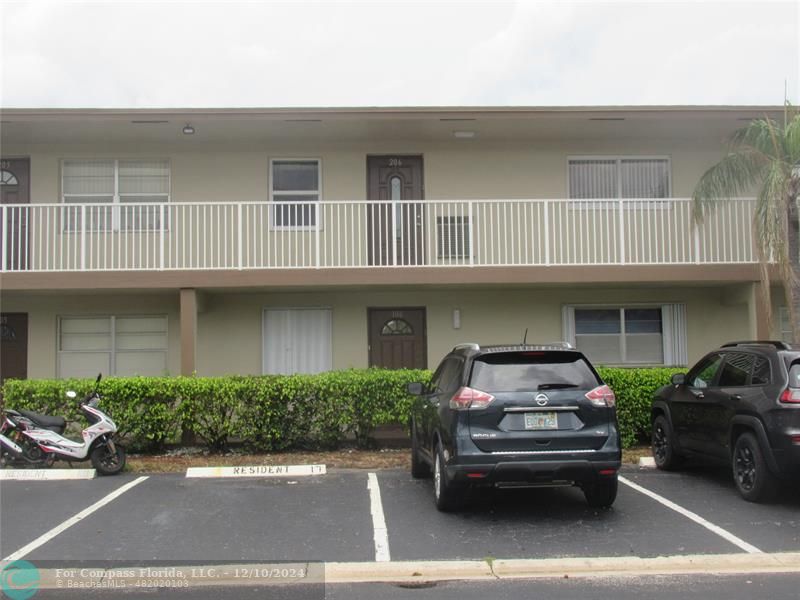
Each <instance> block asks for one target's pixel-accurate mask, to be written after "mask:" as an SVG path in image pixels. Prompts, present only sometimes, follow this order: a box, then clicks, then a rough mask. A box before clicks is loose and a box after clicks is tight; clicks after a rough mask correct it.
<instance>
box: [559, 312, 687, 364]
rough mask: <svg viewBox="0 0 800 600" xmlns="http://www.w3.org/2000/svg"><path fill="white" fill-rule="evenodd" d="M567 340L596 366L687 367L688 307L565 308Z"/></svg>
mask: <svg viewBox="0 0 800 600" xmlns="http://www.w3.org/2000/svg"><path fill="white" fill-rule="evenodd" d="M563 318H564V339H566V340H567V341H569V342H570V343H572V344H574V345H575V346H576V347H577V348H578V350H580V351H582V352H583V353H585V354H586V355H587V356H588V357H589V359H590V360H591V361H592V362H593V363H595V364H597V365H685V364H686V362H687V360H688V358H687V339H686V307H685V305H683V304H664V305H660V306H580V305H573V306H565V307H564V317H563Z"/></svg>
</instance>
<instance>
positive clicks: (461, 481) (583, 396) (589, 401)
mask: <svg viewBox="0 0 800 600" xmlns="http://www.w3.org/2000/svg"><path fill="white" fill-rule="evenodd" d="M408 391H409V392H410V393H412V394H414V395H415V396H417V401H416V402H415V403H414V407H413V410H412V417H411V423H410V426H411V474H412V476H413V477H415V478H422V477H429V476H430V475H431V474H433V481H434V499H435V502H436V506H437V508H438V509H439V510H451V509H455V508H457V507H458V506H459V505H460V504H461V501H462V500H463V498H464V491H465V488H467V487H483V486H487V487H488V486H496V487H538V486H543V487H552V486H562V485H578V486H580V487H581V488H582V489H583V492H584V494H585V496H586V500H587V502H588V503H589V504H590V505H591V506H594V507H606V506H610V505H611V504H612V503H613V502H614V499H615V498H616V496H617V471H618V470H619V467H620V461H621V451H620V442H619V431H618V427H617V415H616V408H615V406H614V405H615V398H614V393H613V392H612V391H611V389H610V388H609V387H608V386H606V385H604V384H603V381H602V380H601V379H600V376H599V375H598V374H597V371H595V370H594V367H592V365H591V364H590V363H589V361H588V360H587V359H586V357H585V356H584V355H583V354H581V353H580V352H578V351H577V350H575V349H574V348H572V347H571V346H570V345H569V344H561V343H559V344H552V345H524V346H489V347H481V346H478V345H477V344H462V345H459V346H456V347H455V348H453V351H452V352H450V353H449V354H448V355H447V356H445V358H444V360H442V363H441V364H440V365H439V368H437V369H436V372H435V373H434V375H433V379H432V381H431V384H430V387H425V386H423V384H421V383H412V384H409V386H408Z"/></svg>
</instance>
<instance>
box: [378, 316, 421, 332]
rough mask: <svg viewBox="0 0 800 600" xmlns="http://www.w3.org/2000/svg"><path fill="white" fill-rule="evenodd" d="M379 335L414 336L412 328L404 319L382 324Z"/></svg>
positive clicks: (391, 320)
mask: <svg viewBox="0 0 800 600" xmlns="http://www.w3.org/2000/svg"><path fill="white" fill-rule="evenodd" d="M381 335H414V328H413V327H411V323H409V322H408V321H406V320H405V319H389V320H388V321H386V323H384V324H383V327H382V328H381Z"/></svg>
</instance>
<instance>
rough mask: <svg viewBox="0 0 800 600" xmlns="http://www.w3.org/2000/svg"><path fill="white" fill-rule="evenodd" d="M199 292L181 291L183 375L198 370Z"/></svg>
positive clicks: (191, 290)
mask: <svg viewBox="0 0 800 600" xmlns="http://www.w3.org/2000/svg"><path fill="white" fill-rule="evenodd" d="M196 357H197V290H195V289H194V288H187V289H181V375H186V376H192V375H194V373H195V371H196V370H197V365H196Z"/></svg>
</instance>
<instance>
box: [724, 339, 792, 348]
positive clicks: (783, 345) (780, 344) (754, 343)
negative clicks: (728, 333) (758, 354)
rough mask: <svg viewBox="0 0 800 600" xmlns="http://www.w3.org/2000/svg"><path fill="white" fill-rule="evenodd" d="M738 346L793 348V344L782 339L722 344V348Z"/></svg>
mask: <svg viewBox="0 0 800 600" xmlns="http://www.w3.org/2000/svg"><path fill="white" fill-rule="evenodd" d="M736 346H773V347H775V348H777V349H778V350H791V349H792V347H791V345H789V344H787V343H786V342H782V341H780V340H744V341H739V342H728V343H727V344H722V346H720V348H733V347H736Z"/></svg>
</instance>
